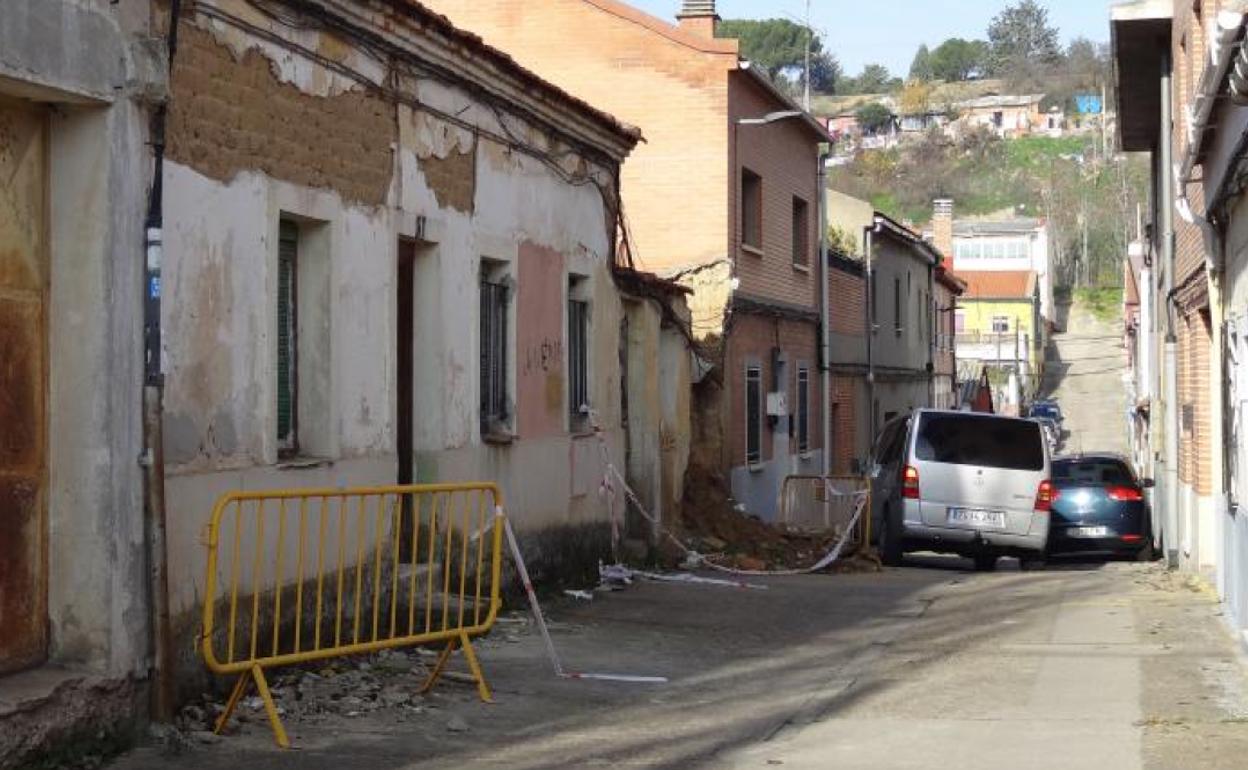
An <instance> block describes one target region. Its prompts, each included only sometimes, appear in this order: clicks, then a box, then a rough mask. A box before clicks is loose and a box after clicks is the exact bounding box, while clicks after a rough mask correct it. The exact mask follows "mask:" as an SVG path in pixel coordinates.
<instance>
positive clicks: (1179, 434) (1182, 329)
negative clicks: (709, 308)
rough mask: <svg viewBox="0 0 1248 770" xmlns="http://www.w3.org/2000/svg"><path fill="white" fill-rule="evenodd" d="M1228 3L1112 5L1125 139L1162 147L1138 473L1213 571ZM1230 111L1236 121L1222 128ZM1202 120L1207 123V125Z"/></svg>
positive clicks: (1218, 505) (1134, 145) (1156, 158)
mask: <svg viewBox="0 0 1248 770" xmlns="http://www.w3.org/2000/svg"><path fill="white" fill-rule="evenodd" d="M1229 6H1230V4H1229V3H1227V2H1215V0H1197V1H1196V2H1193V1H1192V0H1135V2H1130V3H1123V4H1121V5H1119V6H1116V7H1115V8H1113V9H1112V11H1111V22H1112V28H1113V32H1114V58H1115V63H1116V65H1117V71H1118V73H1119V75H1118V85H1119V88H1118V90H1117V93H1118V101H1119V105H1118V107H1119V110H1118V112H1119V116H1120V117H1119V130H1120V136H1121V141H1122V148H1123V149H1124V150H1127V151H1143V152H1150V153H1151V154H1152V162H1153V183H1154V185H1153V186H1154V190H1155V191H1157V193H1156V195H1155V196H1154V198H1155V199H1156V200H1155V201H1154V208H1153V210H1152V211H1151V212H1150V214H1151V215H1150V219H1151V221H1152V227H1151V238H1150V242H1149V243H1148V244H1147V245H1146V247H1145V255H1144V262H1145V264H1146V266H1148V267H1150V268H1151V269H1150V271H1149V274H1148V278H1149V281H1150V284H1151V285H1143V286H1141V287H1140V291H1141V292H1142V293H1143V294H1148V295H1150V296H1151V298H1152V301H1151V302H1150V305H1151V306H1152V307H1154V308H1156V312H1155V313H1153V314H1152V319H1153V323H1154V328H1153V329H1151V330H1149V331H1148V335H1149V336H1150V337H1151V339H1152V341H1153V344H1152V346H1151V353H1152V355H1151V356H1150V357H1149V358H1150V359H1152V360H1151V361H1150V364H1153V365H1151V366H1150V367H1149V368H1150V370H1151V372H1152V375H1153V377H1154V378H1155V382H1153V383H1151V387H1148V388H1147V389H1146V390H1145V392H1146V393H1148V395H1149V396H1150V398H1149V403H1148V404H1147V407H1146V411H1145V413H1144V414H1145V416H1146V417H1147V419H1148V423H1149V426H1148V431H1147V434H1148V443H1149V445H1150V446H1151V448H1152V452H1151V453H1146V454H1147V455H1148V456H1151V457H1152V458H1153V461H1152V462H1151V463H1150V464H1149V467H1146V468H1142V469H1140V470H1141V472H1142V473H1143V474H1145V475H1150V476H1155V477H1156V480H1157V489H1156V491H1155V492H1154V500H1155V501H1156V502H1157V504H1155V505H1154V511H1155V512H1156V517H1157V520H1156V521H1155V524H1154V528H1155V531H1157V532H1159V533H1161V532H1164V538H1165V543H1164V545H1165V547H1166V549H1167V552H1168V553H1167V556H1168V557H1169V558H1170V560H1171V561H1172V562H1173V563H1175V564H1179V565H1182V566H1184V567H1186V568H1189V569H1192V570H1201V571H1207V572H1209V573H1213V572H1214V571H1215V570H1217V569H1219V568H1220V567H1219V564H1220V563H1221V562H1222V560H1223V547H1222V545H1221V544H1220V543H1219V542H1218V537H1219V534H1218V533H1219V530H1220V528H1222V523H1220V519H1222V518H1223V517H1224V516H1226V515H1228V514H1227V513H1226V511H1225V510H1224V501H1225V500H1226V497H1225V473H1224V461H1223V458H1224V448H1223V445H1224V439H1223V434H1224V427H1223V419H1222V418H1221V417H1219V415H1221V414H1222V413H1223V409H1222V407H1221V404H1222V400H1223V395H1222V387H1221V382H1222V379H1223V358H1224V355H1223V339H1222V337H1223V329H1222V326H1223V323H1222V315H1223V313H1224V312H1225V309H1224V308H1223V307H1221V306H1220V295H1221V293H1222V292H1223V291H1225V290H1226V289H1227V288H1228V287H1226V286H1222V285H1220V281H1219V280H1218V279H1219V276H1218V274H1217V269H1218V268H1219V266H1220V265H1219V263H1218V262H1217V260H1216V255H1215V254H1214V253H1213V252H1212V251H1211V250H1210V248H1209V247H1210V245H1212V244H1216V243H1217V242H1219V241H1218V239H1219V238H1222V237H1224V236H1225V232H1224V231H1225V227H1226V221H1225V219H1224V220H1223V221H1222V222H1221V223H1220V226H1221V227H1222V228H1223V230H1222V234H1221V235H1219V230H1217V229H1216V228H1215V229H1209V227H1211V225H1210V224H1209V221H1208V219H1206V217H1208V218H1215V219H1216V218H1217V217H1218V216H1223V217H1225V214H1224V213H1223V212H1218V211H1217V210H1216V206H1213V207H1207V206H1206V202H1205V196H1206V195H1207V194H1208V195H1210V196H1211V197H1216V196H1217V195H1219V193H1220V192H1221V190H1220V187H1219V185H1220V184H1221V180H1222V178H1223V177H1224V174H1223V173H1222V171H1221V169H1222V168H1223V167H1224V166H1225V165H1226V161H1225V158H1221V157H1219V156H1218V155H1217V153H1214V155H1213V157H1212V158H1209V157H1206V156H1207V155H1209V153H1211V152H1212V151H1213V149H1214V148H1217V147H1218V146H1219V145H1220V144H1226V143H1230V142H1231V140H1230V139H1229V138H1227V137H1230V136H1234V137H1238V136H1239V135H1240V133H1241V131H1240V128H1239V126H1240V123H1238V122H1236V121H1238V120H1239V118H1238V116H1237V115H1236V114H1235V112H1238V111H1233V112H1231V113H1228V114H1227V115H1225V116H1219V114H1218V113H1217V111H1216V110H1213V109H1212V105H1213V102H1214V101H1215V100H1217V99H1219V98H1220V97H1219V93H1220V92H1222V91H1223V90H1224V89H1225V88H1226V87H1227V86H1226V85H1225V84H1224V82H1223V81H1224V80H1225V77H1226V67H1225V66H1223V64H1222V63H1223V62H1224V61H1229V59H1228V58H1227V57H1233V55H1234V50H1235V46H1234V45H1233V43H1234V40H1235V39H1236V38H1237V36H1240V35H1242V32H1241V31H1240V27H1241V24H1242V12H1241V11H1239V10H1230V9H1227V8H1228V7H1229ZM1224 9H1227V10H1224ZM1210 34H1213V35H1214V36H1215V38H1214V39H1213V46H1212V49H1211V47H1210ZM1163 91H1164V96H1163ZM1220 120H1225V121H1227V122H1228V123H1230V124H1231V125H1232V126H1233V127H1232V129H1231V130H1229V131H1215V130H1214V129H1215V126H1216V125H1217V123H1218V121H1220ZM1197 121H1202V122H1203V125H1201V126H1199V127H1197V125H1196V122H1197ZM1222 151H1223V154H1227V153H1230V149H1229V148H1222ZM1210 161H1212V164H1210ZM1176 166H1177V167H1178V174H1177V175H1176V174H1175V171H1174V167H1176ZM1197 166H1199V167H1200V168H1199V169H1196V167H1197ZM1206 172H1208V173H1206ZM1202 177H1203V179H1204V181H1203V183H1202V181H1201V180H1202ZM1176 190H1177V193H1176V192H1175V191H1176ZM1216 203H1217V201H1215V204H1216ZM1176 212H1178V214H1179V215H1176ZM1185 213H1186V214H1187V215H1189V217H1190V220H1191V221H1188V217H1185V216H1183V214H1185ZM1202 222H1203V223H1205V224H1204V225H1202V224H1201V223H1202ZM1202 227H1204V228H1205V229H1206V230H1207V231H1208V232H1207V233H1206V232H1202ZM1245 561H1246V563H1248V557H1245Z"/></svg>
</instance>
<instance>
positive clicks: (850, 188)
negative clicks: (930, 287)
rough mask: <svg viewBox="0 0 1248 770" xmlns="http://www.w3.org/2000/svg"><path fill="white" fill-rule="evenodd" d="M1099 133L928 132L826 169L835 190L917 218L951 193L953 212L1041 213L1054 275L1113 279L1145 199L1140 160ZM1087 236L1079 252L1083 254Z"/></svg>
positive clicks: (1102, 281)
mask: <svg viewBox="0 0 1248 770" xmlns="http://www.w3.org/2000/svg"><path fill="white" fill-rule="evenodd" d="M1098 140H1099V135H1076V136H1065V137H1061V138H1050V137H1044V136H1031V137H1024V138H1019V139H1013V140H1009V139H1001V138H998V137H996V136H995V135H993V134H991V133H989V132H986V131H981V132H974V133H971V134H968V135H967V136H965V137H963V138H962V139H961V140H958V141H954V140H951V139H949V138H947V137H945V136H944V135H942V134H940V133H938V132H937V133H932V134H929V135H927V136H925V137H922V138H920V139H917V140H914V141H912V142H910V143H906V144H903V145H901V146H899V147H896V148H893V149H888V150H868V151H864V152H861V153H859V154H858V156H857V157H856V158H855V159H854V161H853V162H852V163H850V164H848V165H845V166H840V167H836V168H834V169H833V170H832V171H830V172H829V181H828V184H829V186H830V187H832V188H833V189H835V190H838V191H840V192H843V193H846V194H848V195H853V196H855V197H857V198H862V199H864V200H867V201H870V202H871V203H872V205H874V206H875V207H876V208H877V209H878V210H880V211H883V212H884V213H886V214H888V215H889V216H892V217H894V218H897V219H900V220H903V221H909V222H911V223H913V224H915V225H916V226H921V225H922V224H924V223H926V222H927V221H928V220H929V219H930V218H931V205H932V200H934V199H936V198H952V199H953V200H954V212H955V217H957V218H968V217H975V216H989V215H993V216H1001V215H1006V216H1008V215H1009V214H1011V213H1013V214H1017V215H1019V216H1031V217H1043V218H1045V219H1047V220H1048V221H1049V224H1050V232H1051V236H1050V237H1051V239H1052V244H1053V249H1054V259H1055V262H1056V265H1057V270H1058V279H1059V282H1061V283H1063V284H1068V285H1072V286H1075V285H1078V286H1090V285H1116V284H1117V283H1118V282H1119V281H1120V280H1121V276H1120V273H1121V267H1120V265H1121V259H1122V255H1123V254H1125V253H1126V248H1127V244H1128V243H1129V242H1130V240H1131V239H1133V238H1134V237H1135V230H1136V204H1137V203H1139V202H1143V201H1146V200H1147V195H1148V186H1147V180H1148V166H1147V162H1146V160H1145V159H1143V158H1140V157H1133V156H1127V155H1118V156H1114V157H1111V158H1110V159H1108V160H1106V159H1104V158H1102V157H1101V156H1100V154H1099V152H1098V143H1099V142H1098ZM1085 242H1086V251H1087V258H1086V259H1085V258H1084V250H1085Z"/></svg>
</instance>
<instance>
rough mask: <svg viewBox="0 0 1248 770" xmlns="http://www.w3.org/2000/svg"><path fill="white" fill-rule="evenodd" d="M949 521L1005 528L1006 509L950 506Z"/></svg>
mask: <svg viewBox="0 0 1248 770" xmlns="http://www.w3.org/2000/svg"><path fill="white" fill-rule="evenodd" d="M949 523H950V524H970V525H971V526H973V527H996V528H998V529H1005V511H985V510H982V509H979V508H950V509H949Z"/></svg>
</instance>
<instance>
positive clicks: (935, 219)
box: [932, 198, 953, 270]
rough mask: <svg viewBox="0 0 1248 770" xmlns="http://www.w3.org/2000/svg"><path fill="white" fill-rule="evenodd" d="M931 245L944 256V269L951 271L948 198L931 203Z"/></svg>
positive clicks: (951, 219)
mask: <svg viewBox="0 0 1248 770" xmlns="http://www.w3.org/2000/svg"><path fill="white" fill-rule="evenodd" d="M932 245H933V246H935V247H936V250H937V251H939V252H940V253H941V254H943V255H945V267H946V268H948V269H949V270H953V201H952V200H951V199H949V198H937V199H936V200H934V201H932Z"/></svg>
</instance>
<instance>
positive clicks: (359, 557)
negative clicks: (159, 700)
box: [202, 483, 504, 748]
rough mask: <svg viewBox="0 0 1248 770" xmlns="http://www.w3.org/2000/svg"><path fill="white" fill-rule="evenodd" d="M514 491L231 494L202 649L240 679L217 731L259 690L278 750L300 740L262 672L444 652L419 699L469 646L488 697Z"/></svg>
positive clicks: (217, 524) (214, 557) (212, 529)
mask: <svg viewBox="0 0 1248 770" xmlns="http://www.w3.org/2000/svg"><path fill="white" fill-rule="evenodd" d="M503 515H504V514H503V496H502V493H501V491H500V490H499V488H498V486H497V485H495V484H490V483H480V484H478V483H469V484H431V485H403V486H400V485H395V486H379V487H367V488H344V489H304V490H298V489H291V490H266V491H258V492H229V493H227V494H225V495H223V496H222V497H221V498H220V499H219V500H217V503H216V506H215V507H214V509H213V512H212V519H211V521H210V522H209V528H208V570H207V579H206V581H205V592H206V595H205V597H204V618H203V640H202V649H203V656H204V661H205V663H206V664H207V666H208V668H209V669H210V670H211V671H213V672H214V673H217V674H224V675H232V674H233V675H237V676H238V680H237V682H236V683H235V685H234V689H233V691H232V692H231V694H230V697H229V700H228V701H227V702H226V706H225V710H224V711H223V712H222V714H221V716H220V717H219V718H218V720H217V723H216V731H217V732H218V733H219V732H220V731H221V730H222V728H224V726H225V725H226V723H227V722H228V720H229V718H230V715H231V714H232V713H233V712H234V709H235V708H236V707H237V706H238V703H239V700H240V699H241V698H242V697H243V695H244V694H245V693H246V691H247V688H248V686H249V685H250V684H252V683H254V684H255V687H256V690H257V692H258V694H259V696H260V698H261V700H262V701H263V703H264V708H265V710H266V712H267V713H268V717H269V722H270V724H271V725H272V727H273V734H274V737H275V738H276V740H277V743H278V745H280V746H282V747H283V748H286V747H288V746H289V745H290V742H289V740H288V738H287V736H286V731H285V728H284V727H283V726H282V722H281V720H280V719H279V718H278V713H277V707H276V705H275V704H274V702H273V697H272V695H271V693H270V692H269V687H268V682H267V681H266V680H265V676H264V671H265V669H268V668H275V667H278V666H286V665H292V664H298V663H306V662H309V661H317V660H323V659H326V658H335V657H340V656H344V655H354V654H359V653H369V652H376V651H379V650H384V649H390V648H395V647H407V646H414V645H426V644H438V643H445V645H446V646H445V648H444V649H443V651H442V654H441V655H440V656H439V657H438V659H437V662H436V663H435V665H434V667H433V670H432V671H431V672H430V674H429V677H428V678H427V679H426V681H425V683H424V686H423V687H422V689H421V692H426V691H428V690H429V689H430V688H432V687H433V686H434V685H435V684H436V683H437V681H438V679H439V677H440V676H441V674H442V671H443V669H444V668H445V666H446V664H447V661H448V660H449V659H450V656H451V653H453V652H454V651H455V649H456V648H457V647H458V648H461V649H462V650H463V652H464V657H465V659H466V661H467V663H468V667H469V669H470V670H471V671H472V675H473V677H474V679H475V680H476V683H477V690H478V692H479V693H480V696H481V699H482V700H483V701H487V702H488V701H489V700H490V699H491V695H490V689H489V686H488V685H487V684H486V681H485V677H484V675H483V674H482V672H481V666H480V664H479V662H478V661H477V657H476V654H475V653H474V651H473V648H472V643H471V639H472V638H473V637H476V636H479V635H481V634H484V633H485V632H486V631H488V630H489V629H490V627H491V626H493V625H494V621H495V619H496V618H497V617H498V612H499V607H500V605H501V599H500V596H499V582H500V579H501V577H500V576H501V569H502V538H503Z"/></svg>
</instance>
